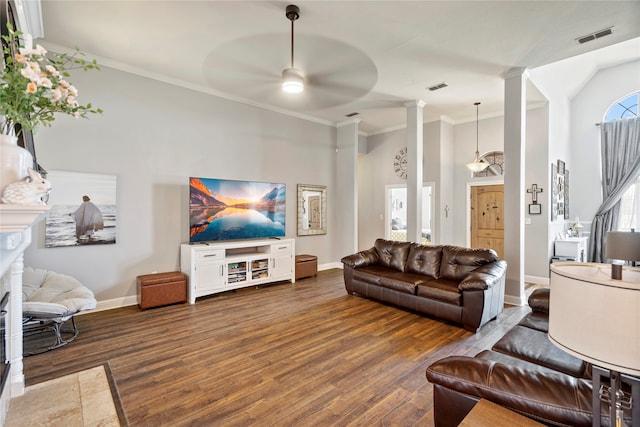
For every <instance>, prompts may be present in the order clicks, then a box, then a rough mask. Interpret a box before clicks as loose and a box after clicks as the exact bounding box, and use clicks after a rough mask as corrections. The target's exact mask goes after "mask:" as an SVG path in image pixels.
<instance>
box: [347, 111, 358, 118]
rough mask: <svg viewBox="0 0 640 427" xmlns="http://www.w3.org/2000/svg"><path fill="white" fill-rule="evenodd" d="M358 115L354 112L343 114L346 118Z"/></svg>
mask: <svg viewBox="0 0 640 427" xmlns="http://www.w3.org/2000/svg"><path fill="white" fill-rule="evenodd" d="M358 114H360V113H356V112H355V111H354V112H353V113H349V114H345V116H346V117H353V116H357V115H358Z"/></svg>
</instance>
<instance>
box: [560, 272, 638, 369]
mask: <svg viewBox="0 0 640 427" xmlns="http://www.w3.org/2000/svg"><path fill="white" fill-rule="evenodd" d="M623 278H624V279H623V280H612V279H611V265H610V264H597V263H576V262H560V263H555V264H551V276H550V283H551V285H550V286H551V295H550V297H549V340H550V341H551V342H552V343H553V344H555V345H556V346H558V347H559V348H561V349H562V350H564V351H566V352H567V353H570V354H572V355H574V356H576V357H578V358H580V359H582V360H585V361H587V362H590V363H592V364H594V365H596V366H600V367H602V368H605V369H610V370H614V371H617V372H622V373H625V374H629V375H633V376H640V310H638V307H640V269H638V268H632V267H625V268H624V273H623Z"/></svg>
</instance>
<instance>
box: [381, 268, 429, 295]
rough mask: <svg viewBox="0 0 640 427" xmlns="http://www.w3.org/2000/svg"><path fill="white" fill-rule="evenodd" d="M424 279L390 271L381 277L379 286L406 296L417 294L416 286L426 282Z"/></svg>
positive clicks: (414, 275)
mask: <svg viewBox="0 0 640 427" xmlns="http://www.w3.org/2000/svg"><path fill="white" fill-rule="evenodd" d="M424 279H425V278H424V277H423V276H419V275H417V274H410V273H401V272H399V271H393V270H388V271H387V272H385V273H384V274H382V275H381V276H380V282H379V283H378V285H379V286H382V287H383V288H388V289H393V290H396V291H398V292H402V293H405V294H411V295H415V294H416V285H418V284H420V283H423V282H424Z"/></svg>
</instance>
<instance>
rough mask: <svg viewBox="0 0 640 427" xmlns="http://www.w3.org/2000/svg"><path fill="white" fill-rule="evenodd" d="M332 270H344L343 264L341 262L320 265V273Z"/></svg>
mask: <svg viewBox="0 0 640 427" xmlns="http://www.w3.org/2000/svg"><path fill="white" fill-rule="evenodd" d="M332 268H339V269H342V263H341V262H339V261H336V262H329V263H327V264H320V265H319V266H318V271H324V270H331V269H332Z"/></svg>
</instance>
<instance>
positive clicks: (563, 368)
mask: <svg viewBox="0 0 640 427" xmlns="http://www.w3.org/2000/svg"><path fill="white" fill-rule="evenodd" d="M492 350H494V351H498V352H500V353H505V354H509V355H511V356H513V357H516V358H518V359H523V360H526V361H529V362H532V363H536V364H538V365H542V366H545V367H547V368H549V369H553V370H554V371H558V372H562V373H565V374H567V375H571V376H572V377H576V378H590V377H591V372H590V366H588V364H587V363H585V362H584V361H582V360H580V359H578V358H577V357H574V356H572V355H570V354H569V353H566V352H564V351H562V350H560V349H559V348H558V347H556V346H555V345H553V344H552V343H551V341H549V338H548V337H547V334H546V333H544V332H542V331H538V330H535V329H531V328H527V327H525V326H520V325H516V326H514V327H513V328H511V330H509V332H507V333H506V334H505V335H504V336H503V337H502V338H501V339H500V340H499V341H498V342H497V343H496V344H495V345H494V346H493V348H492Z"/></svg>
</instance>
